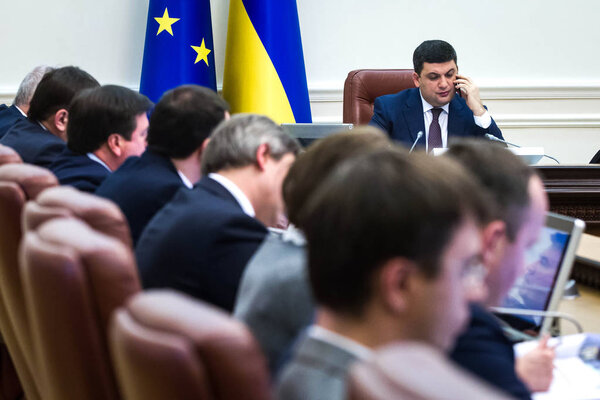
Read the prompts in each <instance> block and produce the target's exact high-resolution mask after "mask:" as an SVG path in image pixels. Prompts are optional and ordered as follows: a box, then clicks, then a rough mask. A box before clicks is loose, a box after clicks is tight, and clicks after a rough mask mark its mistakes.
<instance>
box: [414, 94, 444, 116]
mask: <svg viewBox="0 0 600 400" xmlns="http://www.w3.org/2000/svg"><path fill="white" fill-rule="evenodd" d="M419 96H421V101H422V102H423V112H424V113H426V112H427V111H429V110H431V109H432V108H441V109H442V110H444V111H446V114H448V110H449V109H450V103H448V104H446V105H443V106H441V107H434V106H432V105H431V104H429V103H428V102H427V100H425V99H424V98H423V95H422V94H421V89H419Z"/></svg>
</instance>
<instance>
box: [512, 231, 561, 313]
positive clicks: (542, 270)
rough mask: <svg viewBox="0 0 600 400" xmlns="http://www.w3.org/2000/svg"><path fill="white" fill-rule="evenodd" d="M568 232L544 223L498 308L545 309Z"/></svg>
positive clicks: (556, 275) (554, 282)
mask: <svg viewBox="0 0 600 400" xmlns="http://www.w3.org/2000/svg"><path fill="white" fill-rule="evenodd" d="M569 237H570V234H569V233H566V232H561V231H559V230H558V229H554V228H550V227H548V226H545V227H544V228H543V230H542V233H541V234H540V238H539V239H538V241H537V242H536V244H535V245H534V246H533V247H532V248H531V249H529V251H528V252H527V254H526V255H525V272H524V274H523V275H522V276H521V277H519V278H518V279H517V281H516V282H515V284H514V285H513V287H512V289H511V290H510V291H509V292H508V295H507V296H506V297H505V298H504V301H503V302H502V304H501V307H508V308H525V309H529V310H541V311H544V310H546V307H547V306H548V302H549V301H550V296H551V295H552V289H553V288H554V285H555V284H556V279H557V277H558V271H559V267H560V265H561V262H562V260H563V258H564V255H565V250H566V248H567V244H568V243H569Z"/></svg>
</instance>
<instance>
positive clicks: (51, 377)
mask: <svg viewBox="0 0 600 400" xmlns="http://www.w3.org/2000/svg"><path fill="white" fill-rule="evenodd" d="M21 276H22V281H23V293H24V297H25V301H26V308H27V313H28V316H29V322H30V327H31V334H32V341H33V352H34V354H35V356H36V362H37V373H38V376H39V379H40V380H41V382H42V384H41V386H42V390H43V393H42V396H43V398H44V399H48V400H58V399H87V400H95V399H102V400H106V399H118V398H120V395H119V391H118V389H117V384H116V381H115V378H114V374H113V369H112V364H111V362H110V357H109V352H108V344H107V340H106V332H107V325H108V321H109V317H110V315H111V313H112V312H113V311H114V310H115V309H116V308H117V307H119V306H121V305H123V304H124V303H125V300H126V299H127V298H128V297H130V296H131V295H132V294H134V293H137V292H139V291H140V290H141V287H140V282H139V277H138V274H137V268H136V265H135V260H134V256H133V253H132V250H131V248H129V247H128V246H126V245H124V244H123V243H122V242H121V241H120V240H118V239H116V238H114V237H110V236H107V235H105V234H103V233H100V232H98V231H95V230H93V229H92V228H90V227H89V226H88V225H87V224H86V223H85V222H83V221H81V220H78V219H76V218H54V219H51V220H50V221H48V222H45V223H43V224H42V225H40V226H39V227H38V228H37V229H35V230H32V231H28V232H26V233H25V235H24V237H23V243H22V246H21Z"/></svg>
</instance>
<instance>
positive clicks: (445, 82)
mask: <svg viewBox="0 0 600 400" xmlns="http://www.w3.org/2000/svg"><path fill="white" fill-rule="evenodd" d="M451 84H452V81H451V80H450V79H448V78H446V77H445V76H443V77H442V79H440V83H439V86H440V87H441V88H446V87H448V86H449V85H451Z"/></svg>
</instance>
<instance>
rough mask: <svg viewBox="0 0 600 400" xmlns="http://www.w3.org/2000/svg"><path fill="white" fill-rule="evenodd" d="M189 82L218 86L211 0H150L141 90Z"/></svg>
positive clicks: (159, 90) (153, 95) (152, 95)
mask: <svg viewBox="0 0 600 400" xmlns="http://www.w3.org/2000/svg"><path fill="white" fill-rule="evenodd" d="M189 83H194V84H197V85H201V86H206V87H209V88H211V89H213V90H215V91H216V90H217V80H216V77H215V56H214V52H213V35H212V24H211V20H210V0H150V5H149V6H148V22H147V23H146V44H145V46H144V63H143V65H142V79H141V82H140V93H142V94H144V95H146V96H148V98H149V99H150V100H152V101H153V102H155V103H156V102H157V101H158V100H159V99H160V96H162V94H163V93H164V92H165V91H167V90H169V89H172V88H174V87H176V86H179V85H183V84H189Z"/></svg>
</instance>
